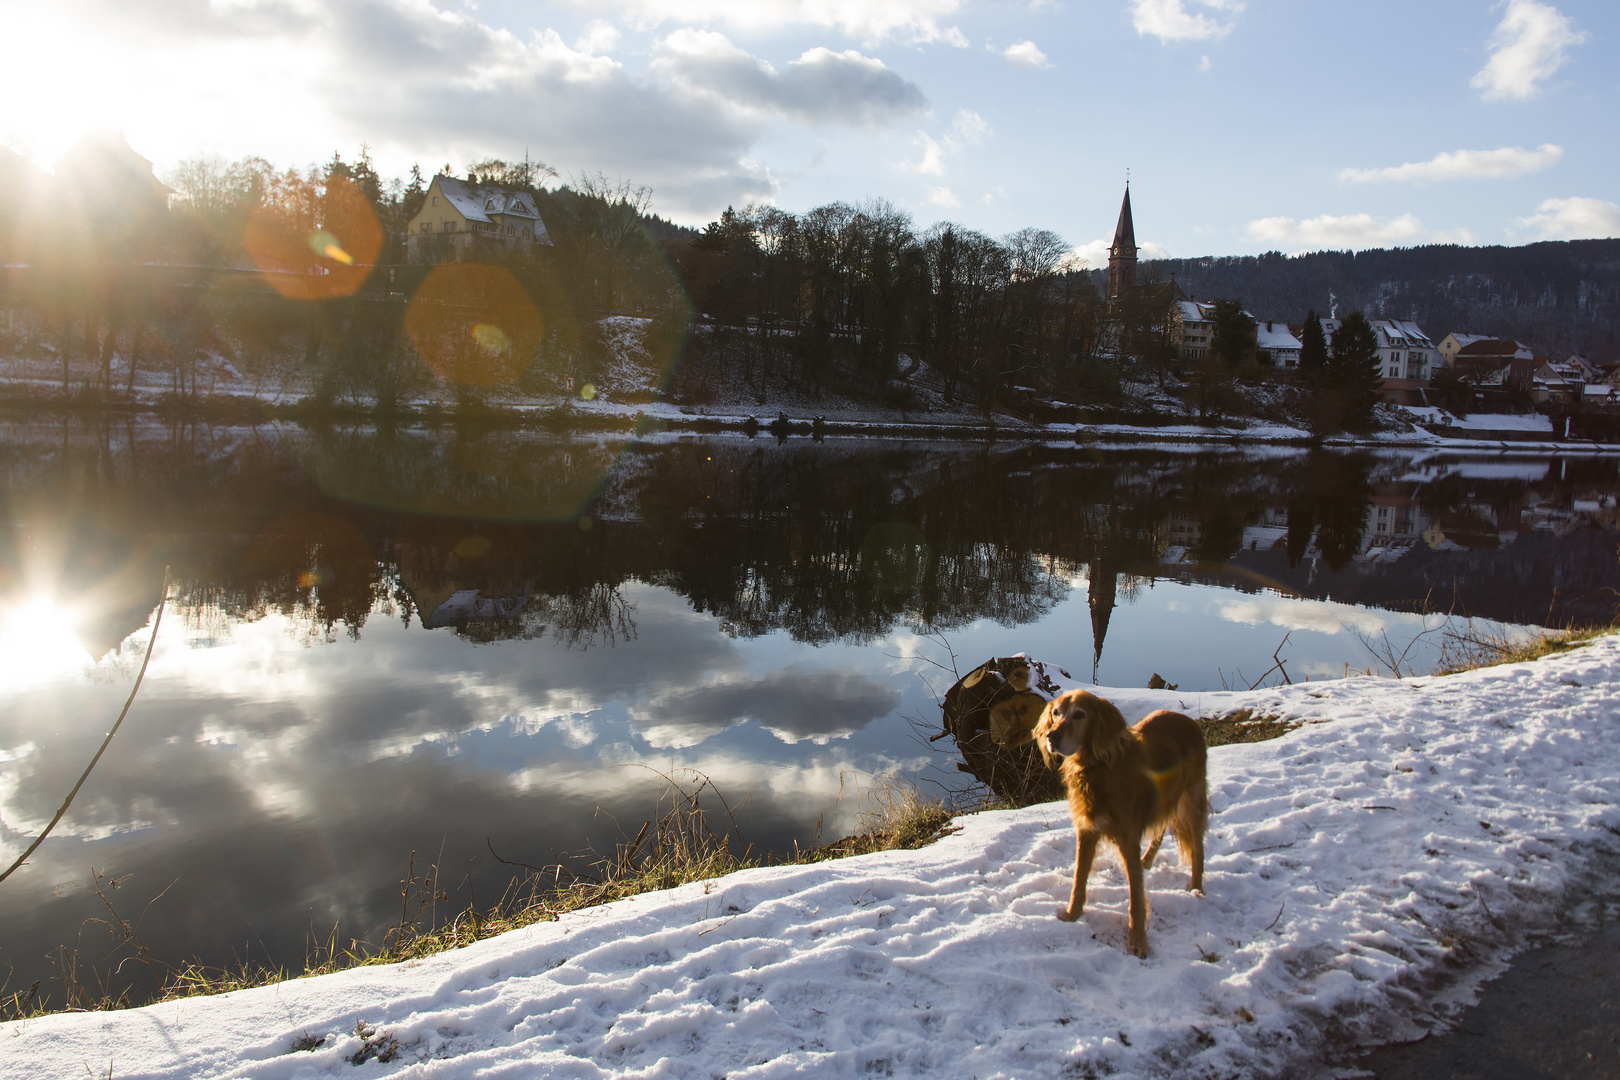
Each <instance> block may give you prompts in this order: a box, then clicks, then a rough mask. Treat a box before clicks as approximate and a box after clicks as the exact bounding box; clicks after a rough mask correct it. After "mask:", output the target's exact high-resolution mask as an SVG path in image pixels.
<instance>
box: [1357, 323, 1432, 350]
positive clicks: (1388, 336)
mask: <svg viewBox="0 0 1620 1080" xmlns="http://www.w3.org/2000/svg"><path fill="white" fill-rule="evenodd" d="M1369 321H1370V322H1371V323H1372V328H1373V331H1374V332H1375V333H1376V334H1377V335H1378V346H1379V348H1383V349H1432V348H1434V342H1432V341H1430V340H1429V335H1427V334H1425V333H1424V332H1423V331H1422V329H1420V328H1419V327H1418V324H1417V323H1415V322H1412V321H1410V320H1407V319H1371V320H1369Z"/></svg>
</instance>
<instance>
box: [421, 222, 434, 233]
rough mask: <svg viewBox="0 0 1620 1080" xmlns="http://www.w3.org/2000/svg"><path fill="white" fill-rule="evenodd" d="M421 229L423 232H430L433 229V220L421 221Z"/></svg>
mask: <svg viewBox="0 0 1620 1080" xmlns="http://www.w3.org/2000/svg"><path fill="white" fill-rule="evenodd" d="M422 231H423V232H424V233H430V232H432V231H433V222H431V221H424V222H422Z"/></svg>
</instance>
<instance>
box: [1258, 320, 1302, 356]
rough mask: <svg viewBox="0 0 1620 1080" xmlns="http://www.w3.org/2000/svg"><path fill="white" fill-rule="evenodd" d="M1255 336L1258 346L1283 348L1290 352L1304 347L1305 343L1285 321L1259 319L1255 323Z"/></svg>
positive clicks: (1262, 347) (1272, 348)
mask: <svg viewBox="0 0 1620 1080" xmlns="http://www.w3.org/2000/svg"><path fill="white" fill-rule="evenodd" d="M1254 338H1255V346H1256V348H1261V349H1271V350H1272V351H1274V352H1275V351H1278V350H1281V351H1283V352H1290V351H1292V350H1295V349H1300V348H1303V347H1304V344H1303V343H1302V342H1301V341H1300V340H1299V338H1297V337H1295V336H1294V334H1293V331H1291V330H1289V329H1288V324H1287V323H1283V322H1273V321H1267V320H1265V319H1260V320H1257V321H1256V322H1255V324H1254Z"/></svg>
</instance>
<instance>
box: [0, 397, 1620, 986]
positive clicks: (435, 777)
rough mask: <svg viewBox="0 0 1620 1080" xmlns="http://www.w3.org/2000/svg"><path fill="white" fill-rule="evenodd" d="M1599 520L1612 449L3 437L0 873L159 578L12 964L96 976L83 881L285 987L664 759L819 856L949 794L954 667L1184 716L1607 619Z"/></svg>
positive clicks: (326, 435)
mask: <svg viewBox="0 0 1620 1080" xmlns="http://www.w3.org/2000/svg"><path fill="white" fill-rule="evenodd" d="M1617 496H1620V471H1617V462H1616V460H1615V459H1601V458H1570V459H1560V458H1547V457H1528V456H1512V457H1492V456H1479V457H1467V456H1458V455H1455V454H1413V453H1355V454H1340V453H1329V452H1323V451H1306V450H1292V449H1289V450H1277V449H1258V448H1250V449H1243V448H1235V447H1233V448H1223V449H1218V450H1215V449H1209V448H1186V447H1181V448H1175V447H1133V448H1097V447H1081V446H1073V445H1062V446H1048V445H1033V446H1026V445H1019V444H1008V443H1005V442H1003V443H995V444H989V445H986V444H956V443H942V442H938V443H936V442H901V441H878V440H829V441H827V442H825V443H816V442H812V441H810V440H808V439H789V440H787V441H786V442H785V443H780V444H779V443H777V442H776V441H774V440H771V439H768V438H762V439H757V440H749V439H744V438H741V437H737V438H710V439H699V438H673V437H669V436H661V437H658V438H654V439H650V440H641V441H637V440H631V439H626V438H605V437H604V438H565V437H560V436H550V435H542V434H536V433H527V432H513V431H506V430H458V429H454V428H444V429H431V430H428V429H424V430H396V431H384V432H379V431H376V430H373V429H370V428H341V427H332V428H326V429H319V430H316V429H306V428H302V427H298V426H275V425H266V426H258V427H218V426H215V427H209V426H205V425H200V424H199V425H191V424H184V425H173V424H160V423H156V422H152V421H142V420H134V421H130V422H127V423H126V422H123V421H118V422H114V423H94V422H85V421H82V420H75V419H62V418H60V417H58V418H53V419H41V420H35V421H9V422H4V423H0V523H3V524H0V528H3V530H4V531H3V532H0V854H3V856H4V860H3V861H4V862H5V863H6V864H9V863H10V861H11V860H12V859H14V858H15V857H16V856H17V855H18V854H19V853H20V852H21V851H22V850H23V849H24V848H25V847H26V846H27V844H28V843H29V842H30V841H31V840H32V838H33V837H35V836H36V835H37V834H38V833H39V831H40V830H41V829H43V828H44V826H45V824H46V823H47V822H48V821H49V820H50V818H51V816H52V814H53V813H54V812H55V811H56V808H57V807H58V806H59V805H60V803H61V801H62V799H63V797H64V795H65V794H66V793H67V791H68V790H69V789H70V788H71V787H72V785H73V782H74V781H75V779H77V777H78V775H79V773H80V771H81V770H82V769H83V768H84V766H85V764H86V763H87V762H88V761H89V759H90V757H91V755H93V754H94V752H95V749H96V747H97V746H98V745H99V743H100V740H101V738H102V736H103V735H104V734H105V732H106V730H107V727H108V725H109V724H110V722H111V721H112V719H113V718H114V717H115V716H116V715H117V713H118V710H119V708H120V707H121V706H122V704H123V702H124V699H125V697H126V696H127V695H128V693H129V690H130V687H131V685H132V682H133V679H134V675H135V672H136V670H137V669H138V668H139V665H140V662H141V659H142V656H143V655H144V653H145V650H146V647H147V644H148V642H149V641H151V633H152V620H153V615H154V613H155V609H156V606H157V600H158V596H159V592H160V583H161V582H162V580H163V575H164V568H165V566H167V567H169V572H170V587H169V596H170V599H169V602H168V606H167V609H166V612H165V614H164V616H163V621H162V625H161V629H160V631H159V633H158V635H157V641H156V643H155V646H154V648H153V652H152V659H151V666H150V669H149V670H148V672H147V675H146V679H145V683H144V685H143V686H142V688H141V691H140V694H139V697H138V698H137V700H136V703H135V705H134V708H133V709H132V710H131V712H130V715H129V719H128V720H127V721H126V722H125V725H124V727H123V729H122V730H121V731H120V733H119V735H118V736H117V738H116V740H115V741H114V743H113V745H112V748H111V750H110V751H109V752H108V754H107V756H106V757H105V758H104V759H103V760H102V761H101V763H100V765H99V766H98V767H97V769H96V770H95V772H94V773H93V774H92V776H91V777H90V779H89V781H88V782H87V783H86V785H85V787H84V789H83V791H82V792H81V793H80V794H79V796H78V798H77V800H76V801H75V803H74V805H73V808H72V810H71V812H70V813H69V814H68V816H67V817H66V818H65V819H64V820H63V822H62V824H61V825H59V826H58V827H57V830H56V831H55V833H53V834H52V837H51V839H49V840H48V841H47V842H46V843H45V844H44V845H43V846H42V847H41V849H40V850H39V851H38V852H37V853H36V854H35V855H34V856H33V858H32V859H31V860H30V861H29V863H28V865H27V866H25V867H24V868H23V869H22V870H20V871H18V873H16V874H15V875H13V876H12V877H11V878H10V879H9V880H8V881H6V882H5V883H4V884H0V972H4V971H7V970H9V971H10V985H9V988H8V991H7V992H9V990H15V989H19V988H26V987H27V986H28V984H29V983H30V982H31V981H32V980H34V979H36V978H40V979H44V980H46V982H47V983H50V981H51V980H52V979H54V978H56V977H57V963H58V962H59V959H60V956H61V954H60V953H59V952H57V949H58V946H62V945H66V946H67V947H68V948H69V949H70V950H71V949H74V948H77V949H79V950H80V955H81V962H83V963H87V964H100V963H102V962H103V961H104V958H106V957H108V956H112V957H114V958H115V959H116V958H117V957H119V956H123V955H125V953H123V952H116V953H115V952H114V951H113V947H114V944H115V943H114V942H113V941H112V940H111V939H110V938H109V937H108V935H107V933H106V931H105V928H104V927H102V926H100V925H98V924H95V923H87V922H86V920H87V919H90V918H91V917H92V916H95V915H98V914H104V911H103V910H102V909H101V908H100V907H99V902H98V901H97V900H96V898H95V897H94V896H92V895H90V894H88V893H87V892H86V891H84V889H83V888H81V887H80V886H82V885H84V884H85V883H87V882H88V881H89V880H90V875H91V873H92V868H101V869H104V870H105V871H106V872H107V873H108V874H111V875H115V876H118V877H120V878H123V879H124V880H123V882H122V884H121V885H120V888H119V889H118V890H117V892H116V894H115V899H116V900H117V903H118V905H119V909H120V911H121V913H122V914H123V915H125V916H126V917H130V918H132V919H133V918H134V917H135V916H140V917H141V924H140V932H141V936H142V939H143V940H144V941H145V943H146V944H147V945H148V946H149V947H151V949H152V950H153V952H154V953H155V954H156V956H157V957H158V958H159V959H161V960H164V961H168V962H171V963H177V962H180V961H182V960H185V959H189V958H193V957H195V958H198V959H201V960H202V961H204V962H205V963H208V964H210V965H220V964H231V963H234V962H239V961H242V960H247V961H249V962H253V963H286V964H297V963H298V962H299V960H300V958H301V957H302V956H303V954H304V951H305V948H306V945H307V943H308V942H309V940H311V939H312V938H319V939H325V937H326V936H327V935H328V934H329V933H330V932H331V930H332V928H333V927H334V926H336V927H338V932H339V935H340V939H342V938H347V937H349V936H358V935H363V934H366V933H368V932H370V933H373V934H375V932H376V931H377V929H378V928H379V927H382V926H385V925H388V924H391V923H392V922H393V921H395V920H397V918H398V916H399V910H400V885H399V882H400V879H401V878H402V877H404V876H405V874H406V868H407V865H408V863H409V860H410V859H411V855H412V852H413V851H414V852H415V853H416V860H417V869H418V870H420V869H421V867H422V866H423V864H434V865H436V866H438V867H439V878H440V881H441V884H443V885H444V886H445V887H447V889H448V890H449V891H450V892H451V893H452V896H453V899H454V900H455V901H457V902H464V901H465V900H467V899H468V898H469V897H471V898H473V899H475V900H477V899H480V898H482V899H484V900H487V899H489V898H491V897H492V896H493V895H494V894H496V893H498V892H499V891H500V890H501V889H502V887H503V886H504V885H505V884H506V883H507V881H508V880H509V879H510V876H511V874H512V873H513V872H514V871H513V869H512V868H511V867H509V866H506V865H503V864H501V863H500V862H498V861H496V859H495V858H494V857H493V854H494V853H495V852H498V853H499V854H500V855H501V856H503V857H504V858H506V859H510V860H514V861H521V862H527V863H534V864H546V863H551V862H553V861H555V860H557V859H558V858H563V857H567V856H570V855H576V854H577V853H580V852H582V851H585V850H586V849H587V848H590V847H593V846H594V847H595V848H596V849H597V850H608V849H610V848H611V847H612V845H613V843H614V842H615V841H616V840H619V839H621V838H622V837H623V836H624V835H625V834H628V833H634V831H635V829H636V827H637V826H638V825H639V824H640V823H641V822H642V821H643V820H645V818H646V817H647V816H648V814H649V813H650V812H651V811H652V809H653V806H654V803H655V800H656V799H657V798H658V797H659V795H660V794H661V793H662V790H663V784H662V781H661V780H660V779H659V776H658V773H657V772H655V771H653V770H658V771H662V772H665V773H669V772H671V771H673V770H681V769H694V770H698V771H699V772H701V773H702V774H703V775H706V776H708V777H709V778H711V779H712V780H713V782H714V783H715V785H716V786H717V787H718V789H719V790H720V791H721V792H722V793H723V794H724V795H725V796H726V797H727V798H728V800H730V802H731V803H732V804H733V805H734V806H738V807H739V809H738V812H737V817H738V824H739V826H740V828H741V831H742V833H743V836H744V838H745V839H746V840H747V841H750V842H752V843H754V844H755V845H757V846H759V847H761V848H765V849H771V850H783V849H785V848H788V847H790V846H791V845H792V844H793V843H794V842H798V843H801V844H802V843H807V842H810V841H812V840H813V838H814V837H815V836H816V835H817V829H818V824H819V828H820V830H821V831H820V835H822V836H823V837H824V838H828V839H830V838H832V837H834V836H837V835H841V834H842V833H844V832H847V831H850V830H851V829H852V828H853V827H855V826H856V824H857V823H858V820H859V815H860V812H861V810H862V808H863V807H862V804H861V798H860V796H859V795H858V794H857V793H858V792H860V791H866V790H870V788H871V785H872V782H873V779H874V778H876V777H883V776H891V775H896V774H898V775H902V776H914V777H918V778H920V779H921V781H922V782H923V783H924V784H925V785H939V786H943V787H946V788H950V789H959V788H961V787H962V785H963V784H964V780H963V778H962V774H960V773H958V772H956V771H955V769H954V768H953V761H952V760H951V759H950V757H949V755H948V752H947V750H946V747H947V746H948V743H936V744H932V745H930V744H929V743H928V741H927V736H928V735H929V734H932V733H933V732H934V731H936V730H937V725H938V719H939V712H938V707H937V705H936V695H937V694H940V693H943V691H944V689H945V687H946V686H947V685H948V684H949V683H950V681H951V679H952V676H951V675H950V674H949V671H948V669H950V668H951V667H952V665H953V663H954V664H955V665H956V666H957V667H959V668H960V670H962V671H964V672H965V671H966V670H968V669H969V668H970V667H972V666H974V665H976V664H977V663H979V662H980V661H982V660H984V659H987V658H989V657H991V656H995V655H1004V654H1007V653H1010V652H1016V651H1026V652H1029V653H1030V654H1032V655H1034V656H1037V657H1039V658H1041V659H1044V660H1047V661H1049V662H1053V663H1056V664H1059V665H1061V666H1063V667H1065V668H1066V669H1068V670H1069V671H1070V672H1071V673H1073V674H1074V675H1075V676H1078V677H1081V678H1090V677H1095V679H1096V680H1097V681H1098V682H1100V683H1101V684H1103V685H1121V686H1143V685H1145V684H1146V683H1147V681H1148V679H1149V678H1150V677H1151V676H1152V675H1154V674H1155V673H1157V674H1160V675H1162V676H1163V677H1164V678H1166V679H1167V680H1169V681H1170V682H1172V683H1177V684H1179V687H1180V691H1181V694H1182V696H1183V699H1184V701H1185V703H1186V706H1187V708H1188V709H1189V711H1195V712H1196V711H1197V710H1198V708H1199V695H1200V692H1201V691H1207V690H1217V689H1220V688H1222V687H1223V686H1245V687H1246V686H1248V685H1250V684H1251V683H1253V682H1254V681H1255V680H1256V679H1259V678H1260V677H1262V676H1265V678H1266V681H1267V682H1268V683H1269V682H1275V681H1277V680H1278V679H1280V678H1282V677H1284V676H1286V677H1288V678H1291V679H1293V680H1294V681H1300V680H1303V679H1305V678H1307V677H1309V678H1312V679H1320V678H1333V677H1342V676H1343V675H1344V674H1346V672H1347V671H1365V670H1366V669H1368V668H1369V667H1370V668H1372V669H1373V670H1374V671H1380V670H1382V671H1383V673H1385V674H1387V673H1388V671H1387V668H1383V669H1380V667H1379V665H1378V662H1377V658H1376V656H1375V651H1382V648H1383V646H1384V644H1385V643H1386V642H1387V643H1388V645H1389V652H1388V653H1386V654H1385V655H1386V658H1388V657H1391V656H1397V655H1400V654H1401V653H1403V652H1405V660H1404V665H1405V666H1406V667H1408V668H1410V669H1411V670H1414V671H1418V672H1427V671H1428V670H1430V669H1432V667H1433V666H1434V665H1435V664H1436V663H1437V662H1438V661H1439V660H1440V658H1441V650H1442V648H1443V646H1444V644H1445V640H1446V633H1445V631H1444V629H1442V623H1443V622H1444V615H1443V614H1442V613H1451V614H1452V615H1453V616H1454V620H1453V622H1452V623H1451V626H1452V627H1456V626H1457V625H1459V623H1458V621H1457V620H1459V619H1460V618H1461V617H1463V616H1470V617H1474V618H1475V619H1477V620H1482V621H1483V622H1484V623H1487V624H1489V625H1492V626H1505V627H1508V628H1517V627H1524V626H1529V625H1565V624H1567V623H1569V622H1571V621H1574V622H1591V621H1600V620H1601V621H1607V620H1609V619H1610V618H1612V617H1613V614H1614V609H1615V600H1616V596H1617V595H1620V594H1617V593H1616V590H1617V589H1620V562H1617V559H1616V543H1617V539H1620V537H1617V532H1616V516H1617V515H1616V497H1617ZM1425 631H1428V633H1427V634H1426V635H1425V634H1424V632H1425ZM1285 634H1286V635H1288V637H1287V642H1286V644H1284V645H1283V647H1282V649H1281V651H1280V652H1278V646H1279V644H1281V643H1283V640H1284V635H1285ZM1414 638H1416V644H1415V645H1412V647H1411V648H1410V649H1408V645H1409V644H1410V643H1412V642H1413V641H1414ZM1369 646H1371V647H1369ZM1274 652H1277V655H1278V656H1280V657H1281V658H1282V659H1283V660H1285V661H1286V667H1285V669H1284V670H1283V671H1282V672H1280V673H1279V672H1277V671H1272V672H1270V674H1267V669H1269V668H1271V667H1272V665H1273V653H1274ZM52 956H55V957H57V958H58V959H57V960H53V959H52ZM121 981H134V979H133V976H131V975H129V973H128V972H127V971H126V973H125V976H124V977H123V978H122V980H121Z"/></svg>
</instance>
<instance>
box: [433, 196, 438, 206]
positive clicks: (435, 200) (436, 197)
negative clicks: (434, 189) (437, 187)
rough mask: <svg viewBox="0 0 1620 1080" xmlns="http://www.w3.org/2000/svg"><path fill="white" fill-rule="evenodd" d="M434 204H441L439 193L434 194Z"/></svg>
mask: <svg viewBox="0 0 1620 1080" xmlns="http://www.w3.org/2000/svg"><path fill="white" fill-rule="evenodd" d="M433 205H434V206H438V205H439V197H438V196H437V195H435V196H433Z"/></svg>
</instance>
